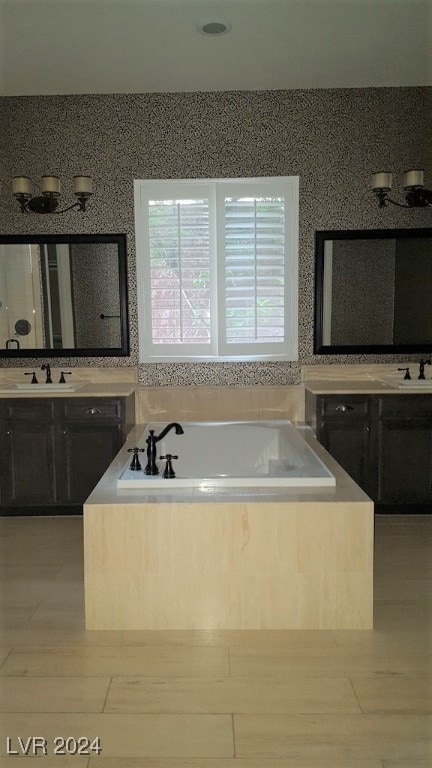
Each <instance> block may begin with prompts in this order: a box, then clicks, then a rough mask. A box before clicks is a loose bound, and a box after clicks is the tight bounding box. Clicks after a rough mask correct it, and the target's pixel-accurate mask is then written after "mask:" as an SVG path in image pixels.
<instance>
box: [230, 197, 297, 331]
mask: <svg viewBox="0 0 432 768" xmlns="http://www.w3.org/2000/svg"><path fill="white" fill-rule="evenodd" d="M224 236H225V275H224V280H225V328H226V331H225V333H226V343H227V344H255V343H269V342H271V343H278V342H284V328H285V205H284V199H283V198H280V197H265V198H264V197H263V198H246V197H231V198H225V232H224Z"/></svg>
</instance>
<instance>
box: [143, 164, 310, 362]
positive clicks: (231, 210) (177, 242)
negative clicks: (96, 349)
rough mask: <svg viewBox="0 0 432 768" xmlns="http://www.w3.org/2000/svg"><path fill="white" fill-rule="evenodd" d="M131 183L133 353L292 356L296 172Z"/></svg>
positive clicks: (161, 356)
mask: <svg viewBox="0 0 432 768" xmlns="http://www.w3.org/2000/svg"><path fill="white" fill-rule="evenodd" d="M287 182H293V183H292V184H291V185H290V184H287ZM136 183H137V184H139V185H140V186H139V187H138V188H137V193H136V210H138V213H139V216H140V222H139V227H137V233H138V238H137V252H138V254H139V252H140V251H141V253H142V256H141V258H138V293H139V297H140V296H141V297H143V299H144V301H143V302H141V303H142V304H143V305H144V312H140V349H141V355H140V359H141V360H142V361H145V360H157V359H159V360H169V359H174V358H176V359H179V358H180V359H181V358H183V359H185V360H187V359H190V360H193V359H234V358H238V359H245V358H247V359H254V358H257V359H259V358H265V357H274V358H276V359H277V358H279V359H291V360H292V359H296V345H297V328H296V306H297V305H296V300H297V215H298V212H297V202H298V179H297V178H294V179H285V178H279V177H277V178H263V179H232V180H191V181H187V180H185V181H165V182H161V181H159V182H136Z"/></svg>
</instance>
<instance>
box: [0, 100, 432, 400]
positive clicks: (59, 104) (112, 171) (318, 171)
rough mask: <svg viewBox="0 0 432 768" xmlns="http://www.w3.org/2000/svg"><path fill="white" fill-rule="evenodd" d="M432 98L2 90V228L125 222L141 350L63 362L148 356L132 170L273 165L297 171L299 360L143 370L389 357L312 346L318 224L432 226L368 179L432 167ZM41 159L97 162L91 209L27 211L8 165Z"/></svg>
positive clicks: (154, 373)
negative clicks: (390, 204)
mask: <svg viewBox="0 0 432 768" xmlns="http://www.w3.org/2000/svg"><path fill="white" fill-rule="evenodd" d="M431 107H432V89H430V88H400V89H399V88H384V89H343V90H296V91H271V92H228V93H194V94H142V95H141V94H139V95H94V96H58V97H51V96H44V97H42V96H41V97H31V96H29V97H17V98H12V97H11V98H3V99H1V101H0V109H1V118H0V119H1V125H0V136H1V138H0V141H1V145H0V178H1V181H2V183H3V191H4V193H3V195H2V198H1V207H0V231H1V232H2V233H24V232H28V233H30V232H39V233H55V232H69V233H80V232H83V233H94V232H126V233H127V236H128V248H129V299H130V318H131V356H130V357H129V358H112V359H111V358H110V359H108V358H101V359H93V360H91V359H87V358H81V359H76V360H75V361H74V360H73V359H72V360H70V361H68V360H65V359H63V360H62V365H63V366H64V365H67V364H69V365H77V364H79V365H81V366H82V365H86V364H89V365H91V364H93V365H98V366H103V365H137V363H138V343H137V342H138V339H137V306H136V278H135V244H134V208H133V180H134V179H135V178H182V177H185V178H193V177H224V176H225V177H231V176H262V175H299V176H300V253H299V258H300V263H299V342H300V343H299V362H298V363H282V362H281V363H269V364H266V363H229V364H228V363H206V364H204V363H203V364H186V363H183V364H180V363H177V364H173V365H170V364H167V363H164V364H152V365H147V366H144V365H143V366H140V381H141V382H142V383H144V384H149V385H158V384H172V385H175V384H182V385H184V384H208V383H212V384H232V385H235V384H237V383H241V384H253V383H256V384H285V383H296V382H298V381H299V376H300V366H301V364H302V363H308V364H310V363H325V362H327V363H331V362H347V363H358V362H361V361H362V360H363V361H369V360H370V361H371V362H372V361H373V362H379V360H380V358H378V357H376V356H374V357H373V358H371V357H360V356H359V357H357V356H356V357H354V356H346V357H345V356H337V357H336V356H335V357H322V356H321V357H314V356H313V354H312V349H313V303H314V302H313V284H314V233H315V230H316V229H368V228H381V227H387V228H388V227H395V226H396V227H415V226H430V224H431V212H430V209H429V210H416V211H406V210H403V209H399V208H385V209H381V210H379V209H378V207H377V205H376V203H375V201H374V199H373V197H372V195H371V194H370V193H369V187H370V174H371V172H372V171H376V170H387V169H388V170H393V171H394V173H395V178H394V181H395V187H396V188H397V187H398V186H399V185H400V183H401V179H402V173H403V171H404V170H405V169H406V168H416V167H423V168H425V169H426V170H427V171H428V173H427V178H428V179H429V180H430V179H431V176H432V173H431V163H430V160H431V157H430V154H429V155H428V152H430V145H429V147H428V146H427V144H426V141H427V140H429V139H430V119H431V114H432V109H431ZM44 173H53V174H58V175H59V176H60V177H62V179H63V178H64V177H69V178H71V177H72V176H73V175H74V174H76V173H88V174H90V175H92V176H93V177H94V183H95V191H96V194H95V196H94V198H93V199H92V201H91V202H90V204H89V211H88V213H87V214H85V215H83V214H77V213H67V214H64V215H63V216H24V215H22V214H20V213H19V211H18V205H17V203H16V201H15V200H13V198H12V196H11V195H10V193H9V189H10V177H11V176H12V175H29V176H31V177H32V178H33V179H34V180H37V179H38V178H39V177H40V176H41V175H42V174H44ZM65 186H66V185H65ZM398 191H399V190H398ZM383 359H384V360H386V361H389V357H388V356H386V357H385V358H383ZM395 359H396V358H395ZM28 362H29V361H23V364H25V365H27V364H28ZM11 363H13V364H14V365H16V363H15V362H14V361H11ZM2 364H8V361H2Z"/></svg>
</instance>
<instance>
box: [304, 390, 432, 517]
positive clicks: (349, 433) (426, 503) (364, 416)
mask: <svg viewBox="0 0 432 768" xmlns="http://www.w3.org/2000/svg"><path fill="white" fill-rule="evenodd" d="M306 420H307V421H308V423H310V424H311V425H312V426H313V427H314V429H315V431H316V435H317V438H318V440H319V441H320V443H322V445H323V446H324V447H325V448H326V449H327V450H328V451H329V453H330V454H331V455H332V456H333V457H334V458H335V459H336V461H337V462H338V463H339V464H340V465H341V466H342V467H343V468H344V469H345V470H346V471H347V472H348V474H349V475H350V476H351V477H352V478H353V480H354V481H355V482H356V483H357V484H358V485H359V486H360V487H361V488H362V489H363V490H364V491H365V492H366V493H367V494H368V495H369V496H370V497H371V498H372V499H373V500H374V501H375V504H376V508H377V509H378V510H379V511H383V512H385V511H392V510H393V511H398V512H404V511H406V512H415V511H420V512H427V511H429V509H432V396H428V395H423V394H419V395H418V394H404V395H396V394H395V395H391V394H386V395H382V396H380V395H367V396H363V395H343V396H341V395H339V396H337V395H316V396H315V395H311V394H310V393H307V396H306Z"/></svg>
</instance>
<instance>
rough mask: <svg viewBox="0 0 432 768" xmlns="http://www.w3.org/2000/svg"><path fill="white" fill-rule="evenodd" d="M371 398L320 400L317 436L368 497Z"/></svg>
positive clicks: (371, 487)
mask: <svg viewBox="0 0 432 768" xmlns="http://www.w3.org/2000/svg"><path fill="white" fill-rule="evenodd" d="M369 407H370V402H369V399H368V398H356V397H355V396H351V397H336V396H333V395H332V396H326V397H322V398H319V402H318V412H319V418H318V425H317V436H318V440H319V441H320V443H321V444H322V445H323V446H324V448H326V449H327V450H328V452H329V453H330V454H331V455H332V456H333V458H334V459H336V461H337V462H338V464H340V465H341V467H342V468H343V469H344V470H345V471H346V472H347V473H348V474H349V475H350V477H352V479H353V480H354V482H355V483H357V484H358V485H359V486H360V488H362V489H363V490H364V491H365V493H367V494H369V495H372V494H373V486H374V482H373V474H372V470H371V466H372V461H371V458H372V448H373V446H372V440H371V424H370V413H369Z"/></svg>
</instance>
